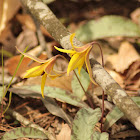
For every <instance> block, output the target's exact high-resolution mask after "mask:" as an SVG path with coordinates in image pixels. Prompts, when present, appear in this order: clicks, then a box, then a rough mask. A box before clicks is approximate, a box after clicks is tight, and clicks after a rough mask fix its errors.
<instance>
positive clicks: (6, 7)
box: [0, 0, 20, 34]
mask: <svg viewBox="0 0 140 140" xmlns="http://www.w3.org/2000/svg"><path fill="white" fill-rule="evenodd" d="M19 8H20V1H19V0H0V17H1V18H0V34H1V32H2V31H3V30H4V28H5V27H6V25H7V23H8V21H9V20H11V19H12V18H13V16H14V15H15V13H16V12H17V11H18V9H19Z"/></svg>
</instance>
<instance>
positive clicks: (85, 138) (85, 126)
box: [72, 108, 101, 140]
mask: <svg viewBox="0 0 140 140" xmlns="http://www.w3.org/2000/svg"><path fill="white" fill-rule="evenodd" d="M100 118H101V111H100V109H99V108H97V109H95V110H93V109H91V108H88V109H86V108H82V109H80V110H79V111H78V113H77V114H76V116H75V119H74V121H73V126H72V140H91V137H92V134H93V128H94V126H95V125H96V123H97V122H98V121H99V120H100Z"/></svg>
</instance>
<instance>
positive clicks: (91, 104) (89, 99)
mask: <svg viewBox="0 0 140 140" xmlns="http://www.w3.org/2000/svg"><path fill="white" fill-rule="evenodd" d="M73 71H74V74H75V76H76V78H77V80H78V82H79V84H80V86H81V87H82V89H83V91H84V93H85V95H86V97H87V100H88V102H89V104H90V107H91V108H93V109H94V107H93V103H92V101H91V98H90V97H89V95H88V94H87V93H86V91H85V89H84V87H83V85H82V83H81V81H80V79H79V78H78V76H77V74H76V72H75V70H73Z"/></svg>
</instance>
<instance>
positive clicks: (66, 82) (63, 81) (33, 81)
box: [24, 76, 72, 91]
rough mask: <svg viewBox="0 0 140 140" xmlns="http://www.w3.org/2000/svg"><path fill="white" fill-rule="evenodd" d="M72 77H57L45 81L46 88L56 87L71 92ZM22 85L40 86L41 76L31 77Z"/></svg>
mask: <svg viewBox="0 0 140 140" xmlns="http://www.w3.org/2000/svg"><path fill="white" fill-rule="evenodd" d="M71 80H72V76H62V77H57V78H56V79H53V80H51V79H50V78H47V79H46V84H45V85H46V86H51V87H58V88H61V89H65V90H68V91H72V88H71ZM24 85H26V86H28V85H41V76H39V77H31V78H29V79H27V80H26V81H25V82H24Z"/></svg>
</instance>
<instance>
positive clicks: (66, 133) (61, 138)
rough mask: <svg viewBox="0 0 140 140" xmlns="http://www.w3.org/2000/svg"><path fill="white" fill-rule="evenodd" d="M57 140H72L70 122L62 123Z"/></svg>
mask: <svg viewBox="0 0 140 140" xmlns="http://www.w3.org/2000/svg"><path fill="white" fill-rule="evenodd" d="M56 140H71V129H70V127H69V126H68V124H62V129H61V131H60V133H59V134H58V135H56Z"/></svg>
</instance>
